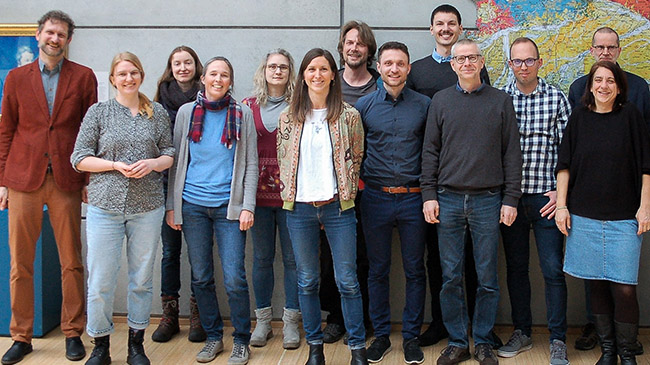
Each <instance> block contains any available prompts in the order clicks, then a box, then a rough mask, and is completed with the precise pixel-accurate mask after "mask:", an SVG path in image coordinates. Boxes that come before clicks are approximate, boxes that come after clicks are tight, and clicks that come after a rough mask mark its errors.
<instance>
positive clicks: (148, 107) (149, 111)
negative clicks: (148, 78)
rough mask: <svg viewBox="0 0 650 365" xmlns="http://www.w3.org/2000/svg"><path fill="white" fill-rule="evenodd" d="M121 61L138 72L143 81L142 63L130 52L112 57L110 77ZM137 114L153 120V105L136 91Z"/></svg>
mask: <svg viewBox="0 0 650 365" xmlns="http://www.w3.org/2000/svg"><path fill="white" fill-rule="evenodd" d="M122 61H127V62H129V63H131V64H133V66H135V68H137V69H138V71H140V76H141V78H142V80H144V68H143V67H142V62H140V59H139V58H138V56H136V55H134V54H133V53H131V52H120V53H118V54H116V55H115V57H113V61H112V62H111V71H110V76H111V77H112V76H113V73H114V72H115V67H117V64H118V63H120V62H122ZM113 87H115V84H113ZM138 100H139V103H138V113H140V114H141V115H143V116H146V117H147V118H149V119H151V118H153V104H152V103H151V100H149V98H147V96H146V95H144V94H143V93H142V92H141V91H138Z"/></svg>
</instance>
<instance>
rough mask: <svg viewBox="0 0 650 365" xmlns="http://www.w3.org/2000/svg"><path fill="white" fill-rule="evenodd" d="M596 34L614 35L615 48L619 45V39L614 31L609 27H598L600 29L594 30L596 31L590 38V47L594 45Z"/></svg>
mask: <svg viewBox="0 0 650 365" xmlns="http://www.w3.org/2000/svg"><path fill="white" fill-rule="evenodd" d="M597 33H605V34H615V35H616V45H617V46H620V45H621V42H620V39H619V37H618V33H616V31H615V30H614V29H612V28H610V27H600V28H598V29H596V31H595V32H594V35H593V36H591V45H592V46H593V45H594V42H595V41H596V34H597Z"/></svg>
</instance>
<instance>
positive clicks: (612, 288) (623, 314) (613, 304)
mask: <svg viewBox="0 0 650 365" xmlns="http://www.w3.org/2000/svg"><path fill="white" fill-rule="evenodd" d="M591 307H592V309H593V312H594V314H612V313H613V314H614V320H615V321H617V322H621V323H639V301H638V300H637V297H636V285H629V284H619V283H614V282H611V281H606V280H591Z"/></svg>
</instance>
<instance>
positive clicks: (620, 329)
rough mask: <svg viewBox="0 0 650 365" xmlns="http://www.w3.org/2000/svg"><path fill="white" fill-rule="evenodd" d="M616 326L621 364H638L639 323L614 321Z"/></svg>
mask: <svg viewBox="0 0 650 365" xmlns="http://www.w3.org/2000/svg"><path fill="white" fill-rule="evenodd" d="M614 326H615V328H616V346H617V348H618V356H620V357H621V365H636V334H637V330H638V327H639V325H638V324H637V323H621V322H614Z"/></svg>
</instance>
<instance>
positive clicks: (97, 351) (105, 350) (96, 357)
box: [86, 335, 111, 365]
mask: <svg viewBox="0 0 650 365" xmlns="http://www.w3.org/2000/svg"><path fill="white" fill-rule="evenodd" d="M110 338H111V337H110V336H108V335H106V336H102V337H95V339H94V340H93V341H92V342H93V343H94V344H95V347H94V348H93V352H92V353H91V354H90V358H88V361H86V365H108V364H110V363H111V351H110V347H111V341H110Z"/></svg>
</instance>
